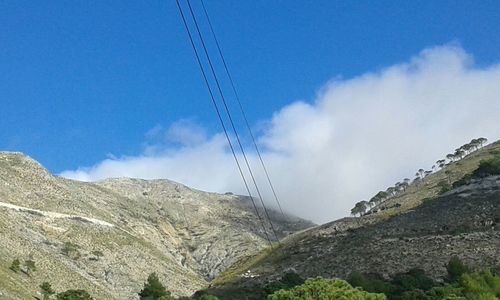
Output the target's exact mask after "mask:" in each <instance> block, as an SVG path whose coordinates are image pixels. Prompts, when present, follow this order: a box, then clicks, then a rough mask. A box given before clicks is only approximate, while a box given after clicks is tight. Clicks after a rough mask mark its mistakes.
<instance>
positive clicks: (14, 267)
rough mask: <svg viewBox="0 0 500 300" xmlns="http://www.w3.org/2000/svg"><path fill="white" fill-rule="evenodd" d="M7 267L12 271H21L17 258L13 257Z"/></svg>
mask: <svg viewBox="0 0 500 300" xmlns="http://www.w3.org/2000/svg"><path fill="white" fill-rule="evenodd" d="M9 269H11V270H12V271H14V272H16V273H17V272H19V271H21V262H20V261H19V259H17V258H16V259H14V260H13V261H12V264H11V265H10V267H9Z"/></svg>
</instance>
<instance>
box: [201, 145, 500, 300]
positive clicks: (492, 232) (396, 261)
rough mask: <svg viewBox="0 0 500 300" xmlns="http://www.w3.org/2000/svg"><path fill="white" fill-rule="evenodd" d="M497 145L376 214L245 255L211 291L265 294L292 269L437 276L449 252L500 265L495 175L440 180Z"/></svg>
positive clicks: (466, 169) (468, 167) (498, 180)
mask: <svg viewBox="0 0 500 300" xmlns="http://www.w3.org/2000/svg"><path fill="white" fill-rule="evenodd" d="M499 149H500V143H499V142H497V143H494V144H492V145H490V146H488V147H485V148H484V149H482V150H480V151H477V153H474V154H472V155H470V156H469V157H466V158H464V159H463V160H461V161H460V162H456V163H453V164H451V165H449V166H448V167H447V168H446V169H444V170H441V171H439V172H437V173H435V174H433V175H431V176H429V178H427V179H426V181H425V182H424V183H422V184H420V185H419V186H414V187H412V188H409V189H408V190H407V191H406V193H404V194H403V195H400V196H399V197H397V198H396V199H393V200H391V201H392V202H394V203H399V205H397V206H394V205H391V206H392V207H394V208H387V209H385V210H384V211H383V212H382V213H380V214H370V215H367V216H364V217H359V218H344V219H341V220H337V221H334V222H331V223H328V224H324V225H321V226H318V227H315V228H311V229H309V230H306V231H304V232H301V233H298V234H295V235H293V236H291V237H289V238H287V239H285V241H283V242H282V243H281V246H280V247H278V248H276V249H274V250H273V251H269V250H267V251H263V252H261V253H259V254H257V255H255V256H252V257H248V258H245V259H242V260H240V261H239V262H238V263H236V264H235V265H233V266H232V267H231V268H229V269H228V270H226V271H225V272H224V273H223V274H221V275H220V276H219V277H218V278H217V279H216V280H215V281H214V286H213V287H212V289H211V291H210V292H212V293H215V294H218V295H219V296H221V297H222V299H262V295H261V294H259V293H258V292H256V291H259V290H261V289H259V288H257V289H256V288H255V287H256V286H259V285H260V286H262V284H265V283H266V282H269V281H272V280H275V279H277V278H279V277H280V276H281V275H282V274H283V273H285V272H287V271H290V270H293V271H295V272H297V273H298V274H300V275H301V276H303V277H304V278H307V277H316V276H323V277H328V278H331V277H340V278H347V277H348V276H349V275H350V274H351V273H352V272H353V271H359V272H363V273H378V274H380V275H382V276H384V277H386V278H387V277H389V276H392V275H394V274H397V273H401V272H406V271H408V270H410V269H411V268H421V269H424V270H425V271H426V273H428V274H429V275H430V276H432V277H433V278H435V279H439V278H441V277H442V276H443V275H445V274H446V268H445V265H446V263H447V262H448V261H449V259H450V258H451V257H452V256H458V257H459V258H460V259H462V260H463V261H464V262H465V263H466V264H468V265H469V266H470V267H472V268H473V269H481V268H484V267H491V266H500V176H490V177H487V178H483V179H480V180H479V179H478V180H475V181H473V182H472V183H470V184H468V185H465V186H461V187H458V188H456V189H453V190H451V191H449V192H447V193H444V194H442V195H438V190H439V187H438V186H437V182H438V181H439V180H441V179H442V178H446V177H447V175H445V172H446V171H448V172H446V173H447V174H450V173H451V174H453V176H454V177H455V178H456V179H458V178H460V177H461V176H463V175H464V174H467V173H470V172H471V171H472V170H474V169H475V168H477V165H478V164H479V161H480V159H484V158H488V157H491V156H492V153H496V151H498V150H499ZM450 170H451V172H450ZM389 207H390V206H389Z"/></svg>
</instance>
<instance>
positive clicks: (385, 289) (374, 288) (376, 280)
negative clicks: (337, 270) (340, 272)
mask: <svg viewBox="0 0 500 300" xmlns="http://www.w3.org/2000/svg"><path fill="white" fill-rule="evenodd" d="M347 281H348V282H349V283H350V284H351V285H352V286H354V287H360V288H362V289H363V290H365V291H368V292H371V293H384V294H386V295H392V294H395V293H396V291H397V288H396V287H395V286H394V285H393V284H392V283H390V282H387V281H385V280H384V278H383V277H382V276H380V275H378V274H368V275H365V274H362V273H359V272H353V273H351V275H350V276H349V278H348V279H347Z"/></svg>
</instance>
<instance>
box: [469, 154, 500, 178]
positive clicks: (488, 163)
mask: <svg viewBox="0 0 500 300" xmlns="http://www.w3.org/2000/svg"><path fill="white" fill-rule="evenodd" d="M472 175H473V176H474V177H475V178H483V177H488V176H492V175H500V155H495V156H494V157H493V158H491V159H487V160H482V161H481V162H480V163H479V167H478V168H477V169H476V170H475V171H474V173H473V174H472Z"/></svg>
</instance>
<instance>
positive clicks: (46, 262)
mask: <svg viewBox="0 0 500 300" xmlns="http://www.w3.org/2000/svg"><path fill="white" fill-rule="evenodd" d="M271 218H272V219H273V224H274V225H275V228H276V229H277V231H278V235H279V237H280V238H282V237H285V236H287V235H288V234H290V233H293V232H295V231H299V230H302V229H305V228H308V227H310V226H312V224H311V223H310V222H307V221H304V220H302V219H299V218H295V217H291V216H286V217H285V218H283V217H282V216H281V215H280V214H278V213H277V212H275V211H271ZM268 226H269V225H268ZM260 228H261V227H260V225H259V223H258V219H257V217H256V215H255V213H254V211H253V209H252V206H251V205H250V203H249V200H248V199H246V198H245V197H240V196H235V195H231V194H227V195H221V194H214V193H206V192H201V191H197V190H193V189H190V188H188V187H186V186H183V185H181V184H178V183H175V182H171V181H167V180H153V181H145V180H136V179H111V180H106V181H103V182H99V183H83V182H77V181H71V180H67V179H64V178H60V177H57V176H53V175H51V174H50V173H49V172H47V170H45V169H44V168H43V167H42V166H41V165H40V164H38V163H37V162H35V161H34V160H32V159H30V158H29V157H26V156H24V155H22V154H19V153H6V152H2V153H0V245H1V247H0V299H32V298H33V296H35V295H39V294H37V293H38V290H39V288H38V286H39V285H40V284H41V283H42V282H43V281H48V282H50V283H52V285H53V287H54V288H55V289H56V290H58V291H62V290H65V289H69V288H81V289H85V290H87V291H89V292H90V293H91V294H92V295H93V296H94V297H95V298H96V299H135V298H136V297H137V296H135V295H134V294H135V293H137V292H138V291H139V290H140V289H141V286H142V284H143V283H144V281H145V279H146V278H147V276H148V274H149V273H151V272H153V271H154V272H157V273H158V275H159V276H160V278H161V279H162V281H163V282H164V283H165V285H166V286H167V288H168V289H169V290H171V291H172V292H173V293H174V294H175V295H190V294H191V293H192V292H194V291H196V290H198V289H200V288H203V287H205V286H206V285H207V284H208V282H209V281H210V280H211V279H212V278H213V277H214V276H216V275H218V274H219V273H220V272H221V271H223V270H225V269H226V268H227V267H228V266H230V265H231V264H233V263H234V262H235V261H237V260H238V259H239V258H241V257H243V256H246V255H249V254H252V253H256V252H258V251H259V250H262V249H263V248H265V247H266V246H267V244H266V240H265V239H264V235H263V232H262V230H261V229H260ZM16 258H17V259H19V260H21V262H23V261H25V260H28V259H32V260H34V261H35V263H36V267H37V270H36V271H35V272H32V273H31V275H30V276H28V275H27V274H25V273H23V272H17V273H16V272H13V271H11V270H9V266H10V265H11V262H12V261H13V260H14V259H16Z"/></svg>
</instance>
